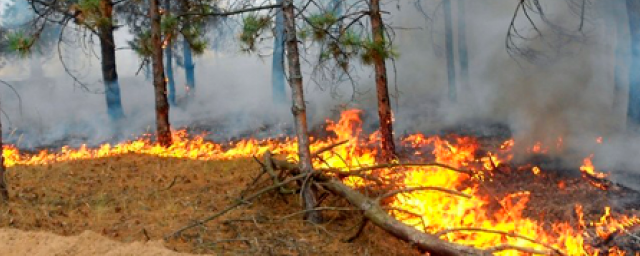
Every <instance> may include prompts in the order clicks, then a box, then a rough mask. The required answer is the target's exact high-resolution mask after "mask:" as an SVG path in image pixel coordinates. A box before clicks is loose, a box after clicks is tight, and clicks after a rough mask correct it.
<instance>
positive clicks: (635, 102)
mask: <svg viewBox="0 0 640 256" xmlns="http://www.w3.org/2000/svg"><path fill="white" fill-rule="evenodd" d="M627 14H628V16H629V29H630V35H631V64H630V65H629V105H628V112H627V125H628V127H629V129H630V130H631V131H632V132H639V129H638V125H640V72H638V71H640V2H639V1H636V0H627Z"/></svg>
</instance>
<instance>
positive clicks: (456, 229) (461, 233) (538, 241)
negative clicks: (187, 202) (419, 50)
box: [4, 110, 640, 255]
mask: <svg viewBox="0 0 640 256" xmlns="http://www.w3.org/2000/svg"><path fill="white" fill-rule="evenodd" d="M360 113H361V111H360V110H348V111H344V112H343V113H342V114H341V118H340V120H339V121H337V122H334V121H327V131H328V132H332V133H334V134H335V136H333V137H332V138H323V139H318V138H314V139H312V151H317V150H318V149H321V148H325V147H327V146H329V145H335V144H336V143H340V145H339V146H337V147H335V148H333V149H332V150H329V151H325V152H323V153H321V154H320V155H319V156H320V157H318V158H317V159H316V160H314V161H315V162H314V165H315V166H317V167H331V168H338V169H340V170H344V171H347V170H350V169H354V168H358V167H366V166H373V165H376V164H377V161H376V157H377V156H378V150H377V149H376V147H375V145H377V142H378V141H379V135H378V134H377V133H373V134H371V135H366V134H363V131H362V120H361V119H360ZM173 136H174V145H173V146H171V147H169V148H164V147H161V146H159V145H156V144H154V143H153V142H152V141H151V139H150V138H149V137H146V138H141V139H137V140H134V141H130V142H125V143H121V144H117V145H108V144H105V145H102V146H101V147H99V148H96V149H91V148H88V147H80V148H78V149H71V148H69V147H63V148H62V149H61V150H60V152H57V153H53V152H48V151H42V152H40V153H39V154H34V155H26V154H21V153H20V151H19V150H18V149H17V148H15V147H12V146H8V147H6V148H5V151H4V154H5V161H6V165H7V166H9V167H11V166H15V165H45V164H51V163H55V162H62V161H72V160H81V159H91V158H100V157H109V156H116V155H122V154H129V153H137V154H149V155H156V156H160V157H174V158H187V159H194V160H224V159H233V158H243V157H252V156H255V155H262V154H264V153H266V152H267V151H270V152H273V153H274V154H279V155H286V156H287V157H288V158H289V159H296V158H297V154H296V149H297V143H296V141H295V140H293V139H283V140H257V139H247V140H243V141H239V142H235V143H231V144H217V143H213V142H209V141H206V140H204V138H203V137H202V136H195V137H190V136H189V135H188V134H187V133H186V132H185V131H178V132H174V134H173ZM559 141H561V140H559ZM402 145H403V146H404V147H406V148H407V149H409V150H412V151H413V152H414V155H416V156H419V157H425V158H429V157H431V158H433V159H434V160H435V162H437V163H440V164H445V165H448V166H451V167H453V168H460V169H465V170H471V171H473V172H474V173H475V175H474V176H469V175H467V174H465V173H461V172H456V171H454V170H451V169H449V168H444V167H402V168H399V169H394V170H391V169H385V170H383V171H381V172H380V173H379V174H380V175H385V176H388V177H389V178H391V180H395V181H396V182H397V183H396V184H395V185H396V186H397V187H399V188H412V187H438V188H442V189H446V190H451V191H460V192H461V193H462V194H461V195H465V196H461V195H453V194H448V193H442V191H414V192H412V193H410V194H399V195H397V196H395V197H394V198H393V199H392V200H391V201H390V202H389V203H388V205H387V206H388V209H389V212H390V213H391V214H393V215H394V216H395V217H396V218H397V219H399V220H401V221H402V222H404V223H406V224H408V225H411V226H413V227H415V228H416V229H418V230H421V231H425V232H429V233H432V234H436V235H437V236H439V237H440V238H442V239H444V240H447V241H451V242H455V243H460V244H465V245H471V246H474V247H478V248H483V249H488V248H492V247H494V246H497V245H502V244H509V245H510V246H513V248H514V250H508V249H507V250H503V251H502V252H501V254H504V255H529V254H530V253H529V254H526V253H524V252H523V251H522V250H515V248H530V249H531V250H552V251H556V252H558V254H566V255H624V251H622V250H618V249H616V248H614V249H610V250H608V251H599V249H597V248H593V247H592V245H590V244H588V243H587V242H585V241H586V240H587V239H588V238H589V234H588V233H587V232H585V229H587V228H592V229H593V228H595V230H596V231H597V235H598V236H600V237H602V238H605V237H608V236H610V235H612V234H613V233H616V232H619V231H621V230H625V229H627V228H629V227H631V226H634V225H638V224H640V218H638V217H636V216H619V215H615V214H613V213H611V209H610V208H609V207H607V208H606V209H605V214H604V215H603V216H602V217H601V218H599V219H597V220H594V221H588V220H586V219H585V218H584V214H583V212H582V206H581V205H575V215H576V216H577V219H578V220H579V221H578V225H575V224H571V223H564V222H557V223H552V224H551V225H550V226H549V225H546V224H545V223H543V222H542V221H539V220H535V219H532V218H529V217H527V216H525V214H524V210H525V209H526V208H527V204H528V202H529V199H530V197H531V193H532V192H529V191H524V190H523V191H519V192H517V193H512V194H509V195H508V196H506V197H503V198H501V199H497V200H498V201H499V202H498V203H499V204H500V206H501V209H499V210H497V211H495V210H494V211H492V210H489V209H487V205H488V204H489V203H490V202H491V201H492V200H496V199H494V198H490V197H488V196H486V195H485V194H483V193H482V180H483V179H485V178H489V176H490V175H491V173H492V172H493V171H494V170H495V169H496V168H497V167H498V166H501V165H502V164H503V163H507V162H509V161H510V159H511V157H512V152H511V148H512V147H513V145H514V141H513V140H507V141H505V142H504V143H502V145H501V146H500V147H499V148H497V149H496V151H495V152H488V153H486V154H485V155H483V156H478V154H479V153H478V150H479V148H480V144H479V143H478V141H477V139H475V138H473V137H463V136H452V137H451V138H445V137H441V136H426V135H423V134H414V135H410V136H407V137H406V138H404V139H403V140H402ZM425 150H428V151H431V154H430V155H431V156H426V155H425V153H424V152H427V151H425ZM534 151H536V152H541V151H544V148H543V147H541V145H540V144H536V145H535V146H534ZM592 157H593V156H589V157H587V158H585V160H584V165H583V166H582V167H581V168H580V170H581V171H582V172H584V173H587V174H589V175H592V176H594V177H598V178H605V177H606V175H605V174H602V173H599V172H597V171H596V170H595V168H594V165H593V162H592ZM397 170H401V171H397ZM528 170H530V171H532V172H534V173H535V174H536V175H539V174H540V173H544V170H542V169H540V167H537V166H534V167H533V168H529V169H528ZM345 183H346V184H348V185H350V186H360V185H363V183H362V181H360V180H358V179H357V178H352V180H349V181H345ZM565 186H567V185H565V184H564V183H562V184H561V185H560V184H558V187H560V188H562V187H565Z"/></svg>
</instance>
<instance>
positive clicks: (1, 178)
mask: <svg viewBox="0 0 640 256" xmlns="http://www.w3.org/2000/svg"><path fill="white" fill-rule="evenodd" d="M8 201H9V188H8V187H7V181H6V180H5V168H4V145H3V143H2V120H1V119H0V202H2V203H6V202H8Z"/></svg>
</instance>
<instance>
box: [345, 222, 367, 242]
mask: <svg viewBox="0 0 640 256" xmlns="http://www.w3.org/2000/svg"><path fill="white" fill-rule="evenodd" d="M367 223H369V220H368V219H367V218H365V219H364V220H362V221H361V222H360V224H359V225H360V226H359V227H358V231H356V233H355V234H353V236H351V237H349V238H347V239H345V240H344V242H345V243H353V241H355V240H356V239H357V238H358V237H360V235H361V234H362V232H363V231H364V228H365V227H367Z"/></svg>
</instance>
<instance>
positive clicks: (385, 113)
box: [370, 0, 396, 161]
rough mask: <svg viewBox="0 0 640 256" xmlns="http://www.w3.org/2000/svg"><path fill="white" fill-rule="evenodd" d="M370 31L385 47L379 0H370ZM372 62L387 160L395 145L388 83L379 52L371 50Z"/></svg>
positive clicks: (392, 155)
mask: <svg viewBox="0 0 640 256" xmlns="http://www.w3.org/2000/svg"><path fill="white" fill-rule="evenodd" d="M370 16H371V33H372V34H373V41H374V44H375V45H377V46H378V48H379V49H386V46H387V42H386V39H385V36H384V23H383V22H382V15H381V14H380V0H371V10H370ZM372 57H373V63H374V66H375V75H376V92H377V94H378V116H379V118H380V136H381V142H382V157H383V160H384V161H389V160H391V159H393V158H394V157H395V152H396V146H395V143H394V141H393V116H392V112H391V101H390V99H389V85H388V81H387V66H386V64H385V59H384V57H383V55H382V53H381V52H379V51H373V56H372Z"/></svg>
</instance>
